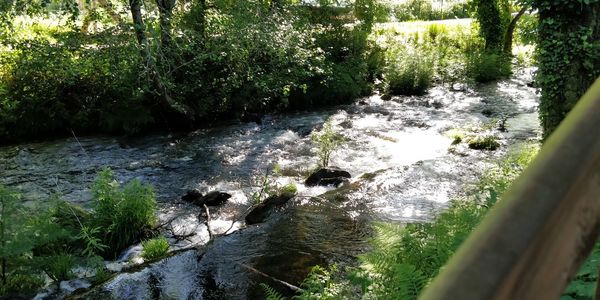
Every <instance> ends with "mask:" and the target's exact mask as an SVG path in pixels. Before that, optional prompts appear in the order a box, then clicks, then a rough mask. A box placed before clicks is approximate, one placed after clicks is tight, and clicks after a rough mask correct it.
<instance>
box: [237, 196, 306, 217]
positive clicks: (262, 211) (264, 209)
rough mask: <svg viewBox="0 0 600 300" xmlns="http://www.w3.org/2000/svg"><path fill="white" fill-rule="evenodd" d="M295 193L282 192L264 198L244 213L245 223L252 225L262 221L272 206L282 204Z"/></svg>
mask: <svg viewBox="0 0 600 300" xmlns="http://www.w3.org/2000/svg"><path fill="white" fill-rule="evenodd" d="M295 195H296V194H294V193H290V192H284V193H281V194H279V195H273V196H271V197H269V198H267V199H265V201H263V202H262V203H260V204H259V205H257V206H256V207H255V208H253V209H252V210H251V211H250V212H249V213H248V215H246V218H245V220H246V224H248V225H252V224H256V223H260V222H262V221H264V220H265V219H266V218H267V216H269V214H270V213H271V210H272V209H273V208H274V207H276V206H283V205H284V204H286V203H287V202H288V201H290V199H292V198H294V196H295Z"/></svg>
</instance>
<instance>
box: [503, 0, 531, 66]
mask: <svg viewBox="0 0 600 300" xmlns="http://www.w3.org/2000/svg"><path fill="white" fill-rule="evenodd" d="M528 8H529V7H527V6H523V7H522V8H521V10H519V12H518V13H517V15H516V16H515V17H514V18H513V19H512V21H510V23H509V24H508V28H506V35H505V36H504V54H506V55H509V56H510V55H512V44H513V36H514V33H515V28H516V27H517V22H519V19H521V16H523V14H525V12H526V11H527V9H528Z"/></svg>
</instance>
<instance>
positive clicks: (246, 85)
mask: <svg viewBox="0 0 600 300" xmlns="http://www.w3.org/2000/svg"><path fill="white" fill-rule="evenodd" d="M17 2H22V1H17ZM73 3H74V2H73ZM203 3H205V2H203V1H196V2H194V3H191V4H190V7H188V6H187V5H186V6H185V8H183V7H184V6H182V8H183V9H181V10H179V9H177V10H175V11H174V15H173V16H172V20H171V21H172V24H173V29H174V30H176V31H177V34H174V35H173V36H172V41H171V47H169V48H168V49H167V48H164V47H161V45H160V44H159V40H160V39H159V38H158V36H155V35H158V33H159V30H155V29H158V27H159V22H158V20H157V19H156V18H154V16H153V13H154V12H152V10H153V9H155V7H154V6H152V5H151V6H149V7H147V13H144V16H143V17H144V18H145V21H146V26H147V27H146V29H147V30H146V32H145V33H146V35H147V36H148V41H149V43H150V45H149V50H150V55H151V56H152V57H151V61H154V62H156V71H157V73H158V76H159V77H160V79H161V80H162V82H163V83H164V86H165V88H166V91H167V93H168V94H169V96H170V98H172V99H173V100H174V101H177V102H179V103H182V104H185V105H187V106H189V107H191V108H193V111H194V112H195V115H194V119H195V120H196V123H195V124H191V123H189V122H186V121H183V120H181V118H180V116H177V115H174V114H172V113H170V112H169V111H166V112H165V111H164V109H163V108H164V107H163V106H164V105H162V106H161V105H159V103H161V101H160V99H159V96H160V95H161V94H163V92H162V91H157V90H156V88H155V84H153V81H152V80H153V79H154V78H156V77H155V76H153V75H152V74H153V73H154V70H153V69H152V68H149V66H145V65H144V63H143V62H144V61H145V58H142V57H141V55H140V47H139V46H138V45H137V42H136V37H135V35H134V34H133V32H132V31H127V30H125V31H123V30H122V28H114V27H112V26H110V25H111V24H102V25H103V26H100V28H101V29H100V31H99V32H97V33H94V34H84V33H81V32H79V29H78V28H76V27H75V26H62V25H64V23H60V22H63V21H64V22H65V23H68V21H66V19H65V18H62V17H61V18H60V19H58V20H57V19H56V18H55V17H54V16H53V15H46V14H45V13H44V14H40V15H39V16H38V15H36V16H35V17H30V16H16V15H15V14H17V12H18V11H19V10H18V9H15V7H16V6H12V7H10V9H12V12H11V17H10V18H7V19H6V20H5V21H6V22H4V23H3V24H4V25H6V26H7V28H9V29H6V30H5V31H4V30H0V32H4V33H6V34H0V35H2V36H3V42H4V43H3V45H2V46H0V139H1V140H2V142H14V141H19V140H21V139H26V138H32V137H34V138H36V137H37V138H45V137H48V136H52V135H67V134H69V135H70V133H71V130H70V129H72V130H73V131H75V132H77V133H78V134H81V133H95V132H108V133H127V134H133V133H137V132H139V131H141V130H145V129H150V128H153V127H157V126H165V125H164V124H165V123H166V124H167V125H166V126H168V127H169V129H174V128H176V127H186V128H189V126H190V125H199V124H202V125H203V124H205V123H206V121H213V120H215V119H222V118H223V117H232V116H236V115H240V114H243V113H244V112H248V111H250V112H260V113H264V112H269V111H279V110H287V109H299V108H311V107H316V106H322V105H331V104H339V103H347V102H350V101H352V100H354V99H355V98H356V97H359V96H363V95H366V94H368V93H370V92H371V81H372V80H373V79H374V76H375V75H374V73H376V72H378V70H377V67H376V65H377V61H378V58H377V55H378V54H377V53H378V52H377V50H376V48H374V49H375V50H374V51H371V46H372V45H370V44H368V42H367V36H368V34H369V32H370V30H371V26H372V24H373V23H374V22H375V21H376V20H378V19H379V18H380V17H381V16H383V15H384V14H385V13H383V12H384V11H385V9H384V8H383V6H381V5H380V4H379V1H373V0H356V1H350V2H348V3H347V4H348V5H345V6H344V7H340V6H339V5H337V3H336V2H335V1H320V6H319V7H318V8H316V9H313V8H311V7H308V6H306V5H298V2H296V1H280V2H277V3H275V2H273V5H271V2H270V1H267V2H265V1H258V0H253V1H210V5H205V6H203ZM15 5H16V4H15ZM26 6H27V7H34V6H30V5H26ZM36 7H37V6H36ZM188 8H189V9H188ZM34 11H36V12H45V11H46V9H45V8H41V7H40V8H36V9H34ZM23 13H25V14H28V13H30V12H29V11H28V10H23ZM71 16H73V17H74V18H75V19H76V15H75V14H72V15H71ZM13 17H14V18H13ZM93 17H94V18H95V16H93ZM22 20H23V21H22ZM55 21H59V22H55ZM99 21H100V22H103V23H106V22H105V21H103V20H102V19H99ZM110 22H112V21H110ZM57 23H58V24H61V26H57V25H56V24H57ZM68 24H70V25H74V24H75V23H72V22H71V23H68ZM8 33H10V34H8ZM5 36H6V38H4V37H5ZM33 120H35V122H34V121H33ZM158 120H160V122H157V121H158Z"/></svg>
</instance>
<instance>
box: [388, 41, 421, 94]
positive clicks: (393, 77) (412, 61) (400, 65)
mask: <svg viewBox="0 0 600 300" xmlns="http://www.w3.org/2000/svg"><path fill="white" fill-rule="evenodd" d="M432 67H433V66H432V61H431V59H430V58H429V57H428V55H427V54H423V53H421V51H419V50H417V49H414V50H409V51H407V52H406V53H400V54H398V56H397V57H395V58H394V59H393V61H392V62H390V64H389V65H388V66H387V68H386V71H385V75H384V79H385V86H386V88H385V90H386V93H388V94H392V95H423V94H425V93H426V92H427V90H428V89H429V87H431V81H432V76H433V72H432Z"/></svg>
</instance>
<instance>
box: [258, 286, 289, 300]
mask: <svg viewBox="0 0 600 300" xmlns="http://www.w3.org/2000/svg"><path fill="white" fill-rule="evenodd" d="M260 287H261V288H262V289H263V291H264V292H265V296H267V297H266V300H284V299H285V297H283V295H281V294H280V293H279V292H277V291H276V290H275V289H273V288H272V287H270V286H269V285H267V284H264V283H261V284H260Z"/></svg>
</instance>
